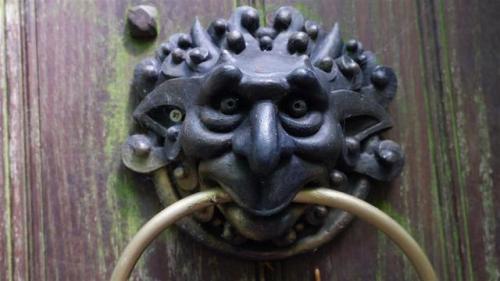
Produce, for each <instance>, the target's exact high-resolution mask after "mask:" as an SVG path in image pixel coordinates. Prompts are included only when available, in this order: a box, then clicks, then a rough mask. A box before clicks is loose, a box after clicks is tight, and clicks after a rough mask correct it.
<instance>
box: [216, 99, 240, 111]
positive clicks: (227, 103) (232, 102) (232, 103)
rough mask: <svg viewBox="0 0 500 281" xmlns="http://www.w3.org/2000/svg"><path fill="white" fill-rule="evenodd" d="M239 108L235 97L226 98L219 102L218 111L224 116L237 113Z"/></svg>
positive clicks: (238, 101)
mask: <svg viewBox="0 0 500 281" xmlns="http://www.w3.org/2000/svg"><path fill="white" fill-rule="evenodd" d="M239 108H240V100H239V99H238V98H235V97H226V98H223V99H222V100H221V101H220V104H219V110H220V112H222V113H224V114H226V115H233V114H236V113H238V111H239Z"/></svg>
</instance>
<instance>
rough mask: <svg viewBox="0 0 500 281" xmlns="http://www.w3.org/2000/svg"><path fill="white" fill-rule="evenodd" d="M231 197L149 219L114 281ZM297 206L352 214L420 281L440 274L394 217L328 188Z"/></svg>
mask: <svg viewBox="0 0 500 281" xmlns="http://www.w3.org/2000/svg"><path fill="white" fill-rule="evenodd" d="M230 201H232V200H231V197H230V196H229V195H228V194H227V193H225V192H223V191H221V190H209V191H204V192H199V193H196V194H194V195H191V196H188V197H186V198H184V199H182V200H179V201H177V202H175V203H174V204H172V205H170V206H168V207H167V208H165V209H164V210H163V211H161V212H160V213H158V214H157V215H155V216H154V217H153V218H152V219H151V220H149V221H148V222H147V223H146V224H145V225H144V226H143V227H142V228H141V229H140V230H139V232H138V233H137V234H136V235H135V236H134V238H132V241H130V243H129V244H128V245H127V247H126V248H125V250H124V251H123V253H122V255H121V257H120V259H119V260H118V263H117V264H116V267H115V269H114V271H113V274H112V276H111V281H124V280H127V279H128V277H129V276H130V274H131V272H132V270H133V268H134V266H135V264H136V263H137V260H138V259H139V257H140V256H141V254H142V253H143V252H144V250H145V249H146V247H147V246H148V245H149V244H150V243H151V242H152V241H153V240H154V239H155V238H156V237H157V236H158V235H159V234H160V233H161V232H162V231H163V230H165V228H167V227H168V226H170V225H171V224H173V223H175V222H176V221H177V220H179V219H181V218H183V217H185V216H187V215H190V214H192V213H194V212H196V211H198V210H201V209H203V208H206V207H208V206H211V205H214V204H221V203H227V202H230ZM294 202H296V203H306V204H316V205H324V206H328V207H331V208H338V209H342V210H344V211H347V212H349V213H352V214H354V215H356V216H358V217H360V218H361V219H362V220H364V221H366V222H368V223H370V224H372V225H374V226H375V227H376V228H377V229H379V230H381V231H382V232H384V233H385V234H386V235H387V236H389V238H391V240H392V241H394V242H395V243H396V245H398V246H399V248H401V250H402V251H403V253H404V254H405V255H406V256H407V257H408V259H409V260H410V262H411V263H412V264H413V266H414V267H415V270H416V271H417V274H418V276H419V277H420V280H425V281H435V280H438V279H437V275H436V273H435V271H434V269H433V268H432V265H431V263H430V262H429V260H428V258H427V256H426V255H425V253H424V252H423V250H422V249H421V248H420V246H419V245H418V244H417V242H416V241H415V240H414V239H413V238H412V237H411V236H410V235H409V234H408V233H407V232H406V231H405V230H404V229H403V227H401V226H400V225H399V224H398V223H397V222H396V221H394V220H393V219H392V218H391V217H389V216H388V215H386V214H385V213H384V212H382V211H380V210H379V209H377V208H376V207H375V206H373V205H370V204H368V203H366V202H365V201H362V200H360V199H358V198H356V197H353V196H351V195H348V194H345V193H342V192H338V191H335V190H331V189H326V188H318V189H313V190H307V191H301V192H299V193H298V194H297V196H296V197H295V199H294Z"/></svg>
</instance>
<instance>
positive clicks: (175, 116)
mask: <svg viewBox="0 0 500 281" xmlns="http://www.w3.org/2000/svg"><path fill="white" fill-rule="evenodd" d="M168 117H169V118H170V120H171V121H172V122H175V123H179V122H181V121H182V112H181V111H180V110H178V109H172V110H171V111H170V114H169V115H168Z"/></svg>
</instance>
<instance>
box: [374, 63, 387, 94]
mask: <svg viewBox="0 0 500 281" xmlns="http://www.w3.org/2000/svg"><path fill="white" fill-rule="evenodd" d="M371 81H372V83H373V85H374V86H375V87H376V88H378V89H383V88H385V87H386V86H387V84H388V83H389V77H388V76H387V73H386V72H385V70H384V68H382V67H377V68H375V70H374V71H373V72H372V76H371Z"/></svg>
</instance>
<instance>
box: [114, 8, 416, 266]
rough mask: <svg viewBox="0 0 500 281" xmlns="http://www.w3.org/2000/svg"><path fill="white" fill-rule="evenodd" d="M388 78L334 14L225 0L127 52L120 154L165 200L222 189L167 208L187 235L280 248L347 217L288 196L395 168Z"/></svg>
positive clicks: (215, 244)
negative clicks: (129, 73) (231, 7)
mask: <svg viewBox="0 0 500 281" xmlns="http://www.w3.org/2000/svg"><path fill="white" fill-rule="evenodd" d="M396 89H397V80H396V76H395V74H394V72H393V71H392V69H390V68H388V67H385V66H380V65H378V64H377V63H376V60H375V56H374V54H373V53H372V52H369V51H365V50H364V49H363V46H362V45H361V43H360V42H358V41H355V40H350V41H347V42H343V41H342V39H341V36H340V31H339V27H338V25H337V24H335V25H334V27H333V28H332V29H331V30H324V29H323V28H322V27H321V26H320V25H319V24H318V23H315V22H313V21H309V20H306V19H304V17H303V16H302V15H301V13H300V12H298V11H297V10H295V9H294V8H291V7H281V8H279V9H278V10H277V11H276V12H275V13H274V14H273V16H272V20H271V23H270V25H269V26H260V17H259V13H258V12H257V10H255V9H253V8H251V7H239V8H237V9H236V10H235V12H234V13H233V14H232V16H231V17H230V18H229V20H224V19H217V20H215V21H214V22H212V23H211V24H210V25H209V27H208V29H205V28H203V27H202V25H201V23H200V22H199V21H198V20H195V22H194V24H193V26H192V28H191V30H190V32H189V33H186V34H184V33H182V34H174V35H173V36H171V37H170V38H169V40H168V41H167V42H165V43H163V44H161V45H160V47H159V48H158V50H157V51H156V54H155V57H154V58H149V59H146V60H144V61H142V62H141V63H140V64H139V65H138V66H137V68H136V70H135V74H134V81H133V92H134V94H135V95H136V98H137V100H139V103H138V105H137V107H136V108H135V110H134V112H133V117H134V119H135V120H136V122H137V123H138V124H139V125H140V128H139V129H138V132H137V134H134V135H131V136H130V137H129V138H128V139H127V141H126V142H125V144H124V145H123V148H122V156H123V162H124V163H125V165H126V166H127V167H128V168H130V169H132V170H134V171H136V172H139V173H151V174H152V175H153V176H154V179H155V187H156V190H157V193H158V196H159V198H160V200H161V201H162V203H163V204H164V205H165V206H169V205H171V204H174V203H175V202H177V201H179V200H181V199H182V198H190V196H192V195H193V194H202V192H210V190H218V192H219V193H217V194H219V195H217V196H218V197H220V198H225V199H224V200H222V201H224V202H228V201H231V202H228V203H226V204H205V205H204V206H205V207H206V208H203V209H199V210H197V212H195V213H194V215H193V217H190V218H186V219H184V220H182V221H179V222H177V225H178V227H180V228H181V229H182V230H183V231H185V232H186V233H188V234H190V235H191V236H192V237H193V238H194V239H196V240H198V241H200V242H201V243H203V244H205V245H207V246H209V247H211V248H213V249H216V250H218V251H221V252H224V253H228V254H232V255H237V256H240V257H244V258H249V259H259V260H269V259H280V258H285V257H289V256H292V255H296V254H299V253H303V252H306V251H310V250H313V249H316V248H318V247H320V246H321V245H322V244H324V243H326V242H327V241H329V240H331V239H332V238H333V237H334V236H335V235H336V234H338V233H339V232H340V231H341V230H342V229H343V228H345V227H346V225H347V224H348V223H349V222H350V221H351V220H352V218H353V215H352V214H350V213H347V212H345V210H347V211H352V210H350V209H345V208H341V206H339V205H331V204H330V205H331V206H330V207H337V208H338V209H337V208H330V207H328V206H325V205H323V204H322V203H321V202H320V201H311V200H300V198H302V197H301V196H304V194H305V193H304V191H305V190H310V189H312V188H317V187H323V188H325V189H330V190H333V191H335V192H337V193H338V192H340V193H341V194H347V195H350V196H349V197H350V198H351V197H355V198H359V199H365V198H366V196H367V194H368V192H369V189H370V187H371V186H372V184H373V183H374V182H377V181H382V182H384V181H390V180H392V179H393V178H395V177H396V176H398V175H399V173H400V172H401V169H402V167H403V162H404V156H403V152H402V150H401V148H400V146H399V145H398V144H397V143H395V142H394V141H391V140H384V139H382V138H381V137H380V133H382V132H383V131H384V130H387V129H389V128H390V127H391V120H390V118H389V115H388V111H387V106H388V104H389V103H390V101H391V100H392V99H393V98H394V96H395V94H396ZM200 192H201V193H200ZM306 192H307V191H306ZM221 194H223V195H221ZM297 194H299V196H298V198H299V199H296V200H298V201H300V202H295V201H293V200H294V198H296V196H297ZM301 194H302V195H301ZM228 198H229V199H228ZM326 205H328V204H326ZM358 215H359V214H358ZM417 247H418V246H417ZM424 257H425V256H424Z"/></svg>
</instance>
